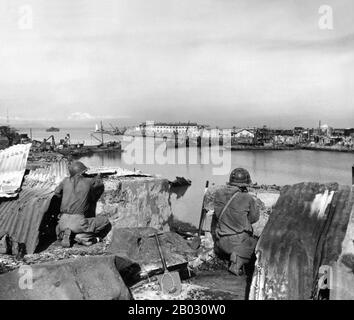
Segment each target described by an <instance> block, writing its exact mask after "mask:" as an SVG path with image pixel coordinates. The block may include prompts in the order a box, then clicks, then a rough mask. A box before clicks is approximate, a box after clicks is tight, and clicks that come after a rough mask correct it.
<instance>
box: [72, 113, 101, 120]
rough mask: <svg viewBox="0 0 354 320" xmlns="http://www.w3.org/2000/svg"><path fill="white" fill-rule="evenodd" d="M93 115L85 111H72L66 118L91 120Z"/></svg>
mask: <svg viewBox="0 0 354 320" xmlns="http://www.w3.org/2000/svg"><path fill="white" fill-rule="evenodd" d="M92 119H95V117H94V116H92V115H90V114H89V113H87V112H73V113H71V114H70V115H69V116H68V120H92Z"/></svg>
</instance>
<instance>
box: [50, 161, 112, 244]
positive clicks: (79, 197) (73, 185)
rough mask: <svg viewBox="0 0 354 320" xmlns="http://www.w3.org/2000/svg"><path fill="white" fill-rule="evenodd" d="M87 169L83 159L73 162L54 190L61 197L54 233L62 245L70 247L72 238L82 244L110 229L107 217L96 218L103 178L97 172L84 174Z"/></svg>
mask: <svg viewBox="0 0 354 320" xmlns="http://www.w3.org/2000/svg"><path fill="white" fill-rule="evenodd" d="M87 170H88V168H87V167H86V166H85V165H84V164H83V163H82V162H80V161H74V162H72V163H71V164H70V166H69V174H70V177H66V178H65V179H64V180H63V181H62V182H61V183H60V184H59V186H58V187H57V188H56V189H55V195H56V196H57V197H59V198H61V205H60V215H59V223H58V226H57V235H58V239H61V240H62V241H61V243H62V246H64V247H70V246H71V244H72V241H73V240H74V241H76V242H78V243H80V244H83V245H91V244H93V243H96V242H97V241H99V240H100V239H101V238H103V237H104V236H106V235H107V233H108V232H109V230H110V228H111V224H110V222H109V220H108V218H107V217H103V216H98V217H96V204H97V201H98V199H99V198H100V196H101V195H102V193H103V191H104V185H103V182H102V179H101V177H100V176H99V175H98V176H96V177H94V178H89V177H86V176H85V172H86V171H87Z"/></svg>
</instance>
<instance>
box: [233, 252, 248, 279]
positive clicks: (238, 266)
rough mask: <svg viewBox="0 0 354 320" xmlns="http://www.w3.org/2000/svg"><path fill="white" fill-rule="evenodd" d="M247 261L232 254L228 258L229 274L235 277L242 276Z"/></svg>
mask: <svg viewBox="0 0 354 320" xmlns="http://www.w3.org/2000/svg"><path fill="white" fill-rule="evenodd" d="M247 261H248V260H247V259H244V258H242V257H240V256H238V255H236V253H234V252H233V253H232V254H231V256H230V266H229V272H231V273H232V274H234V275H235V276H243V275H244V274H245V273H246V270H245V263H247Z"/></svg>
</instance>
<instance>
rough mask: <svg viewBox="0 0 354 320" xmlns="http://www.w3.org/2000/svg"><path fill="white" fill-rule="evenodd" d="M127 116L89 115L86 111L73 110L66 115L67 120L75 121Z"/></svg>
mask: <svg viewBox="0 0 354 320" xmlns="http://www.w3.org/2000/svg"><path fill="white" fill-rule="evenodd" d="M128 118H130V117H129V116H124V115H121V116H117V117H115V116H111V115H104V116H103V115H97V116H94V115H91V114H90V113H88V112H73V113H71V114H70V115H69V116H68V120H75V121H85V120H100V119H128Z"/></svg>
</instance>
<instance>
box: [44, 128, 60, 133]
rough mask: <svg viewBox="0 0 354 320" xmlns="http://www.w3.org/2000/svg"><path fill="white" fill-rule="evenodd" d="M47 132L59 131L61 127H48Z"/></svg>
mask: <svg viewBox="0 0 354 320" xmlns="http://www.w3.org/2000/svg"><path fill="white" fill-rule="evenodd" d="M46 131H47V132H59V131H60V129H59V128H56V127H50V128H48V129H46Z"/></svg>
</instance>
